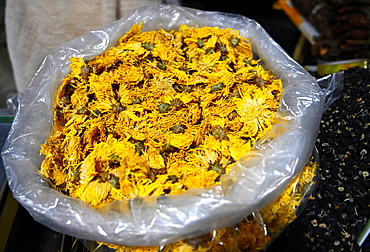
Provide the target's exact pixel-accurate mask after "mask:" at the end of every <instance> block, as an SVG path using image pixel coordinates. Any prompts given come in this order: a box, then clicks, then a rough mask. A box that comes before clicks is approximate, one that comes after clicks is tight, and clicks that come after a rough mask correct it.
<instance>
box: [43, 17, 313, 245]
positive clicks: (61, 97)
mask: <svg viewBox="0 0 370 252" xmlns="http://www.w3.org/2000/svg"><path fill="white" fill-rule="evenodd" d="M141 29H142V25H141V24H137V25H134V26H132V28H131V30H130V31H128V32H127V33H126V34H125V35H124V36H123V37H122V38H121V39H120V40H119V44H118V45H117V46H115V47H112V48H110V49H108V50H107V51H105V52H104V53H102V54H101V55H99V56H96V57H95V58H93V59H91V60H84V59H82V58H71V59H70V61H71V65H70V69H71V72H70V73H69V74H68V75H67V76H66V77H65V78H64V79H63V81H62V83H61V86H60V88H59V90H58V93H57V97H56V100H55V104H54V109H53V112H54V118H55V119H54V127H53V132H52V134H51V136H50V138H49V139H48V141H47V142H45V143H44V144H43V145H42V146H41V147H42V148H41V153H42V154H44V155H45V159H44V161H43V163H42V166H41V170H40V172H41V173H42V174H43V175H45V177H47V178H49V179H50V180H51V181H52V182H53V184H54V185H55V188H56V189H57V190H58V191H60V192H62V193H65V194H67V195H70V196H72V197H75V198H78V199H81V200H83V201H85V202H87V203H89V204H90V205H92V206H99V205H101V204H104V203H107V202H110V201H113V200H118V199H123V198H131V197H138V196H148V195H157V196H158V195H163V194H180V193H182V192H184V191H186V190H188V189H190V188H204V187H208V186H214V185H217V184H218V183H219V178H220V176H221V175H222V174H227V173H228V171H229V169H230V168H231V166H232V165H233V164H234V163H235V161H236V160H238V159H239V158H240V157H242V156H243V155H245V154H246V153H247V152H249V151H250V148H251V147H252V146H253V145H254V143H255V142H256V141H258V139H260V138H261V137H262V136H263V135H264V134H265V133H266V132H267V131H268V130H269V129H270V128H271V126H272V124H273V123H274V120H275V116H276V113H275V112H276V110H277V108H278V106H279V103H280V97H281V93H282V83H281V80H280V79H277V78H276V77H275V76H274V75H273V74H272V72H270V71H267V70H265V69H264V68H263V67H262V66H261V65H260V64H259V60H256V59H254V58H253V54H252V49H251V44H250V42H249V40H248V39H246V38H243V37H242V36H240V35H239V33H238V31H235V30H232V29H219V28H217V27H203V28H196V27H188V26H186V25H182V26H181V27H180V28H179V30H176V31H165V30H159V31H148V32H142V31H141ZM311 178H312V177H311ZM295 191H296V190H295ZM285 193H286V194H285V196H284V194H283V195H282V196H281V197H280V198H279V199H277V203H274V204H275V205H274V204H272V205H271V208H269V207H268V208H266V209H264V210H262V211H261V212H260V214H261V216H262V217H263V219H264V220H267V222H266V223H270V224H271V223H275V224H276V225H275V229H276V230H277V228H280V227H281V225H282V224H283V222H284V221H287V220H288V219H289V218H290V217H291V216H292V215H294V213H295V212H294V211H289V212H286V209H287V207H288V208H289V207H291V205H290V203H291V202H298V201H299V199H300V198H301V197H300V196H297V197H296V199H294V200H292V198H291V195H290V193H291V190H290V191H289V190H286V192H285ZM287 195H288V196H287ZM284 211H285V213H286V215H285V217H284V218H280V217H281V216H283V212H284ZM278 216H279V218H278ZM277 220H279V221H280V222H279V223H278V222H277ZM284 223H286V222H284ZM269 228H271V230H274V227H273V224H271V226H270V227H269ZM270 239H271V238H270V237H269V236H267V235H266V233H265V230H264V229H263V228H261V226H260V223H258V222H257V221H256V218H251V219H249V220H247V219H246V220H244V221H242V222H240V223H238V224H237V226H235V227H228V228H224V229H220V230H215V231H214V232H213V233H211V234H208V235H205V236H203V237H201V238H199V239H193V240H187V241H179V242H176V243H173V244H169V245H166V246H165V248H164V250H163V251H254V250H255V249H257V248H262V247H263V246H264V245H265V244H266V243H267V242H268V241H269V240H270ZM107 245H108V246H110V247H115V246H114V245H113V244H107ZM115 248H117V249H118V251H158V250H159V249H160V248H159V247H125V246H118V247H115ZM225 249H226V250H225Z"/></svg>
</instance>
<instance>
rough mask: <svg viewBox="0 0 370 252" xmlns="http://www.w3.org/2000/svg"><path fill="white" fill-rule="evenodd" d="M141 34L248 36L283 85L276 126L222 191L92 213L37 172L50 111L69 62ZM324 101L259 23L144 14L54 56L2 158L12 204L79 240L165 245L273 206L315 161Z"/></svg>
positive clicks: (186, 13)
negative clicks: (136, 28) (134, 30)
mask: <svg viewBox="0 0 370 252" xmlns="http://www.w3.org/2000/svg"><path fill="white" fill-rule="evenodd" d="M139 22H142V23H143V31H146V30H158V29H159V28H163V29H165V30H174V29H177V28H178V27H179V26H180V25H181V24H189V25H196V26H199V27H202V26H217V27H219V28H227V27H230V28H233V29H235V30H239V32H240V34H241V35H242V36H244V37H246V38H250V40H251V43H252V47H253V53H254V55H255V56H256V57H258V58H260V59H261V62H260V63H261V64H262V65H263V66H264V67H265V68H266V69H269V70H271V71H273V73H274V74H275V75H276V77H278V78H280V79H282V81H283V87H284V92H283V95H282V101H281V104H280V108H279V110H278V118H279V119H278V123H276V124H275V125H274V126H273V127H272V129H271V130H270V131H269V132H268V133H267V134H266V136H265V137H264V138H263V139H262V140H261V141H260V142H258V143H257V144H256V145H255V146H254V148H253V150H252V151H251V152H250V153H249V154H248V155H246V156H245V157H243V158H242V159H240V160H239V161H237V163H236V164H235V165H234V167H233V168H232V169H231V172H230V174H229V175H223V176H222V177H221V180H220V182H221V183H220V185H219V186H215V187H211V188H203V189H190V190H188V191H187V192H186V193H183V194H181V195H168V196H160V197H144V198H132V199H126V200H119V201H114V202H110V203H107V204H105V205H104V206H102V207H98V208H96V209H95V208H93V207H91V206H90V205H88V204H87V203H85V202H83V201H81V200H78V199H74V198H71V197H68V196H66V195H63V194H61V193H59V192H57V191H55V190H54V189H53V188H52V185H51V184H50V183H49V182H48V181H47V180H46V179H45V178H44V177H43V176H42V175H41V174H39V173H38V170H39V167H40V164H41V162H42V160H43V156H41V155H40V154H39V151H40V145H41V144H42V143H43V142H45V141H46V140H47V139H48V137H49V135H50V133H51V130H52V127H53V115H52V107H53V101H54V97H55V94H56V92H57V89H58V86H59V85H60V83H61V80H62V79H63V78H64V76H65V75H66V74H67V73H68V72H69V63H70V62H69V59H70V57H83V58H84V59H90V58H92V57H94V56H96V55H98V54H100V53H101V52H103V51H104V50H106V49H107V48H109V47H111V46H114V45H116V44H117V41H118V39H119V38H120V37H121V36H123V35H124V34H125V32H126V31H128V30H129V29H130V28H131V26H132V25H133V24H136V23H139ZM324 98H325V94H324V93H323V92H322V91H321V89H320V87H319V85H318V84H317V81H316V79H315V78H314V77H313V76H311V75H310V74H308V73H307V72H306V70H304V69H303V68H302V67H301V66H300V65H299V64H298V63H296V62H295V61H294V60H292V59H291V58H290V57H289V56H288V55H287V54H286V53H285V52H284V51H283V49H282V48H281V47H280V46H279V45H278V44H277V43H276V42H275V41H274V40H273V39H272V38H271V37H270V36H269V35H268V34H267V33H266V32H265V31H264V29H263V28H262V27H261V26H260V25H259V24H258V23H256V22H255V21H254V20H251V19H248V18H246V17H243V16H240V15H231V14H224V13H219V12H205V11H199V10H195V9H189V8H184V7H178V6H170V5H158V6H149V7H143V8H140V9H138V10H136V11H134V12H133V13H132V14H130V15H128V16H126V17H124V18H122V19H121V20H119V21H117V22H114V23H112V24H110V25H107V26H105V27H102V28H100V29H98V30H95V31H91V32H89V33H86V34H84V35H83V36H81V37H79V38H76V39H74V40H72V41H70V42H68V43H66V44H64V45H62V46H60V47H58V48H56V49H55V50H54V51H53V52H52V53H51V54H50V55H48V56H47V57H46V58H45V60H44V61H43V64H42V65H41V67H40V68H39V70H38V71H37V72H36V74H35V76H34V77H33V79H32V81H31V83H30V85H29V87H28V89H27V91H26V92H25V93H24V96H23V99H22V100H21V102H20V105H19V110H18V112H17V115H16V117H15V119H14V122H13V125H12V128H11V130H10V133H9V137H8V139H7V141H6V143H5V146H4V149H3V151H2V157H3V160H4V165H5V171H6V174H7V178H8V182H9V186H10V188H11V190H12V192H13V195H14V197H15V198H16V199H17V200H18V201H19V202H20V203H21V204H22V205H23V206H24V207H25V208H26V209H27V210H28V211H29V212H30V214H31V215H32V216H33V217H34V219H35V220H37V221H38V222H40V223H42V224H44V225H46V226H48V227H49V228H51V229H54V230H56V231H58V232H61V233H65V234H68V235H71V236H74V237H78V238H81V239H86V240H93V241H101V242H107V243H113V244H123V245H128V246H135V245H140V246H149V245H153V246H154V245H164V244H167V243H171V242H175V241H177V240H182V239H187V238H191V237H197V236H199V235H202V234H205V233H209V232H210V231H212V230H216V229H219V228H222V227H226V226H231V225H234V224H235V223H237V222H239V221H240V220H242V219H243V218H245V216H247V215H248V214H249V213H251V212H253V211H256V210H258V209H261V208H263V207H265V206H267V205H269V204H270V203H271V202H272V201H273V200H274V199H276V198H277V196H278V195H280V193H281V192H282V191H283V190H284V189H285V187H286V186H287V184H288V183H289V182H290V181H291V179H292V178H293V177H294V176H296V175H297V174H298V173H299V172H300V171H301V169H302V168H303V167H304V165H305V164H306V162H307V161H308V160H309V159H310V156H311V152H312V149H313V146H314V143H315V141H316V137H317V133H318V128H319V122H320V118H321V114H322V111H323V106H324V100H325V99H324Z"/></svg>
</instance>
